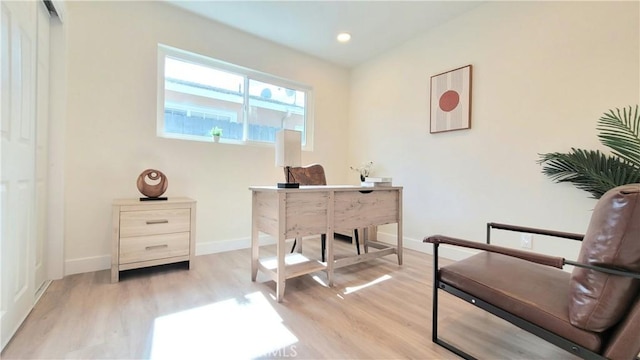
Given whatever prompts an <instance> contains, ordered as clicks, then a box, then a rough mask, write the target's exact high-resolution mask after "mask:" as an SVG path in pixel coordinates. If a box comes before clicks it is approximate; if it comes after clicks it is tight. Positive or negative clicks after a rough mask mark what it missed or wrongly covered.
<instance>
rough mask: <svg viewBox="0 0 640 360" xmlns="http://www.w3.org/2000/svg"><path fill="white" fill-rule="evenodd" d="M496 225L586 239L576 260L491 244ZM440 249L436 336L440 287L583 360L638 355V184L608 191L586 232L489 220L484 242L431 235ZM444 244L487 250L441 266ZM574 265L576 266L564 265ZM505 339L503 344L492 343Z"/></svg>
mask: <svg viewBox="0 0 640 360" xmlns="http://www.w3.org/2000/svg"><path fill="white" fill-rule="evenodd" d="M491 229H501V230H507V231H517V232H523V233H533V234H542V235H548V236H554V237H559V238H564V239H571V240H578V241H582V247H581V250H580V255H579V257H578V261H570V260H565V259H564V258H561V257H554V256H547V255H543V254H537V253H532V252H527V251H522V250H515V249H510V248H505V247H500V246H495V245H491V243H490V235H491ZM424 241H425V242H428V243H431V244H433V246H434V247H433V249H434V287H433V319H432V320H433V333H432V340H433V342H435V343H437V344H439V345H441V346H443V347H445V348H447V349H449V350H450V351H452V352H454V353H456V354H458V355H459V356H462V357H464V358H465V359H473V357H472V356H471V355H469V354H468V353H466V352H464V351H463V350H461V349H459V348H457V347H455V346H453V345H451V344H449V343H447V342H446V341H444V340H442V339H440V338H439V337H438V306H439V304H438V290H443V291H446V292H448V293H450V294H452V295H454V296H456V297H458V298H461V299H463V300H466V301H468V302H470V303H471V304H473V305H475V306H477V307H479V308H481V309H483V310H485V311H488V312H490V313H492V314H494V315H496V316H498V317H500V318H502V319H505V320H507V321H509V322H510V323H512V324H514V325H516V326H518V327H520V328H522V329H524V330H526V331H528V332H530V333H533V334H535V335H537V336H538V337H540V338H542V339H544V340H546V341H548V342H551V343H553V344H555V345H556V346H558V347H560V348H562V349H564V350H567V351H568V352H570V353H573V354H575V355H577V356H579V357H581V358H584V359H635V358H637V356H638V353H639V352H640V184H632V185H624V186H620V187H617V188H614V189H612V190H610V191H609V192H607V193H606V194H604V195H603V196H602V198H601V199H600V200H599V201H598V203H597V204H596V207H595V209H594V210H593V214H592V217H591V222H590V224H589V227H588V229H587V232H586V234H585V235H584V236H583V235H581V234H571V233H564V232H557V231H550V230H541V229H535V228H527V227H521V226H513V225H504V224H496V223H489V224H487V242H486V244H484V243H480V242H474V241H466V240H460V239H454V238H450V237H446V236H440V235H437V236H431V237H428V238H425V240H424ZM441 244H446V245H453V246H461V247H466V248H472V249H477V250H482V252H480V253H478V254H476V255H473V256H471V257H469V258H467V259H464V260H461V261H458V262H455V263H453V264H451V265H447V266H443V267H440V268H439V267H438V247H439V245H441ZM565 264H567V265H573V266H574V270H573V272H572V273H569V272H565V271H563V270H561V269H562V267H563V266H564V265H565ZM493 346H499V344H493Z"/></svg>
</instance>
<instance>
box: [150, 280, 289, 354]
mask: <svg viewBox="0 0 640 360" xmlns="http://www.w3.org/2000/svg"><path fill="white" fill-rule="evenodd" d="M297 341H298V338H296V336H295V335H293V333H291V332H290V331H289V330H288V329H287V328H286V327H285V326H284V325H283V324H282V318H281V317H280V316H279V315H278V313H277V312H276V311H275V310H274V309H273V307H272V306H271V305H270V303H269V301H268V300H267V298H265V297H264V295H263V294H262V293H260V292H255V293H251V294H248V295H245V297H244V298H242V299H229V300H224V301H220V302H217V303H214V304H211V305H206V306H202V307H199V308H195V309H190V310H185V311H182V312H179V313H174V314H169V315H165V316H162V317H158V318H156V319H155V322H154V328H153V344H152V345H151V346H152V348H151V357H150V358H151V359H156V360H158V359H248V358H254V357H258V356H260V355H264V354H268V353H270V352H273V351H276V350H277V349H280V348H283V347H286V346H289V345H291V344H294V343H296V342H297Z"/></svg>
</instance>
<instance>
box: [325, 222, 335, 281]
mask: <svg viewBox="0 0 640 360" xmlns="http://www.w3.org/2000/svg"><path fill="white" fill-rule="evenodd" d="M334 238H335V234H334V233H333V231H330V232H329V233H327V282H328V284H329V286H330V287H331V286H333V265H334V262H333V239H334Z"/></svg>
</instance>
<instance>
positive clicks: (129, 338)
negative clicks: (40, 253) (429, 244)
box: [1, 239, 572, 359]
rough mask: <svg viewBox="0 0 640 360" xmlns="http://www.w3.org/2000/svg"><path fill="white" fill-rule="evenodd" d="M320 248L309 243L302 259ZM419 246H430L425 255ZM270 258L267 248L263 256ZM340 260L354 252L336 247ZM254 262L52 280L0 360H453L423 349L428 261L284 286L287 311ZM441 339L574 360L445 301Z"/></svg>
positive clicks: (240, 258)
mask: <svg viewBox="0 0 640 360" xmlns="http://www.w3.org/2000/svg"><path fill="white" fill-rule="evenodd" d="M317 243H319V241H315V240H314V239H311V240H308V241H305V251H304V253H305V254H306V255H307V256H310V255H314V254H317V255H319V246H318V245H317ZM425 246H426V245H425ZM267 249H268V250H269V251H273V250H274V247H273V246H271V247H267ZM336 251H337V252H338V253H340V252H341V253H352V252H355V249H354V248H353V246H352V245H351V244H347V243H343V242H340V241H338V242H337V244H336ZM250 258H251V255H250V251H249V250H248V249H247V250H237V251H232V252H226V253H220V254H212V255H204V256H198V257H196V259H195V261H194V262H193V264H192V268H191V270H189V271H187V270H185V269H184V266H182V267H180V266H165V267H162V268H160V269H155V268H154V269H150V270H144V271H134V272H131V273H123V275H122V276H121V281H120V282H119V283H116V284H111V283H110V274H109V271H107V270H105V271H98V272H93V273H85V274H77V275H72V276H67V277H65V278H64V279H62V280H57V281H54V282H53V283H52V284H51V285H50V287H49V289H47V291H46V293H45V294H44V295H43V297H42V299H41V300H40V301H39V303H38V304H37V305H36V306H35V308H34V309H33V311H32V312H31V314H30V315H29V317H28V318H27V320H26V321H25V322H24V324H23V325H22V327H21V328H20V329H19V331H18V332H17V334H16V335H15V337H14V338H13V340H12V341H11V342H10V343H9V345H7V347H6V348H5V350H4V351H3V352H2V354H1V357H2V358H3V359H14V358H22V359H47V358H56V359H58V358H60V359H62V358H67V359H94V358H111V359H129V358H134V359H141V358H152V359H233V358H280V359H282V358H295V359H404V358H407V359H456V358H457V357H456V356H454V355H453V354H452V353H450V352H449V351H447V350H445V349H443V348H441V347H439V346H436V345H435V344H433V343H432V342H431V291H432V287H431V284H432V280H431V279H432V257H431V256H430V255H427V254H423V253H419V252H415V251H411V250H405V258H404V259H405V260H404V261H405V264H404V265H403V266H398V264H397V260H396V257H395V256H388V257H386V258H383V259H376V260H373V261H370V262H367V263H360V264H356V265H353V266H350V267H346V268H341V269H338V270H337V271H336V275H335V283H336V285H335V287H333V288H328V287H326V286H325V285H324V282H325V281H326V274H324V273H317V274H311V275H306V276H302V277H299V278H295V279H291V280H288V281H287V285H286V291H285V297H284V301H283V302H282V303H280V304H278V303H277V302H276V301H275V300H274V293H275V284H274V283H273V282H272V281H268V280H267V279H266V277H265V275H264V274H260V273H259V274H258V279H257V281H256V282H251V280H250ZM441 294H442V295H441V297H440V301H441V306H440V308H441V313H440V316H439V318H440V319H439V320H440V321H439V324H440V335H441V337H443V338H445V339H447V340H449V341H450V342H452V343H454V344H457V345H459V346H461V347H462V348H464V349H465V350H467V351H468V352H470V353H472V354H474V355H476V356H477V357H478V358H480V359H571V358H572V356H571V355H570V354H568V353H566V352H564V351H562V350H560V349H557V348H555V347H553V346H552V345H549V344H547V343H545V342H544V341H541V340H539V339H537V338H535V337H533V336H531V335H529V334H527V333H525V332H523V331H521V330H520V329H518V328H515V327H513V326H511V325H509V324H507V323H505V322H503V321H502V320H499V319H496V318H494V317H492V316H491V315H488V314H486V313H484V312H483V311H481V310H479V309H475V308H473V307H471V306H470V305H468V304H466V303H464V302H463V301H460V300H458V299H455V298H453V297H451V296H449V295H447V294H445V293H443V292H442V293H441Z"/></svg>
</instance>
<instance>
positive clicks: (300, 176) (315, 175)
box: [284, 164, 327, 185]
mask: <svg viewBox="0 0 640 360" xmlns="http://www.w3.org/2000/svg"><path fill="white" fill-rule="evenodd" d="M290 169H291V176H292V178H293V182H297V183H299V184H300V185H327V178H326V177H325V175H324V168H323V167H322V165H320V164H311V165H307V166H299V167H292V168H290ZM284 177H285V179H286V178H287V169H286V168H285V169H284Z"/></svg>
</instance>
